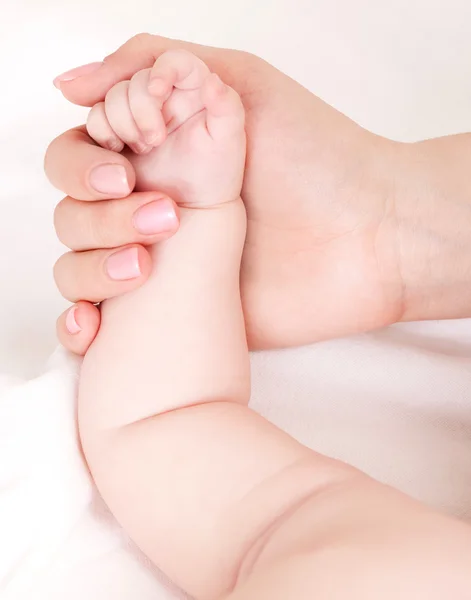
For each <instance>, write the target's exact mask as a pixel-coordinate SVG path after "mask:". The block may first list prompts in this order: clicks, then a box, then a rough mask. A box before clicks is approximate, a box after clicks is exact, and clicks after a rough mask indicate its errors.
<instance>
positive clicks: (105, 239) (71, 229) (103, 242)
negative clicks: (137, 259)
mask: <svg viewBox="0 0 471 600" xmlns="http://www.w3.org/2000/svg"><path fill="white" fill-rule="evenodd" d="M54 224H55V227H56V233H57V236H58V238H59V239H60V241H61V242H62V243H63V244H64V245H65V246H67V247H68V248H70V249H71V250H78V251H83V250H93V249H95V248H117V247H118V246H124V245H126V244H136V243H137V244H142V245H144V246H148V245H150V244H155V243H157V242H160V241H162V240H165V239H168V238H169V237H171V236H172V235H173V234H174V233H175V232H176V231H177V230H178V225H179V220H178V208H177V206H176V204H175V203H174V202H173V200H171V199H170V198H168V197H167V196H165V195H163V194H160V193H158V192H140V193H134V194H131V195H130V196H128V197H127V198H123V199H120V200H103V201H101V202H81V201H79V200H75V199H74V198H71V197H70V196H67V197H66V198H64V200H62V201H61V202H60V203H59V204H58V205H57V208H56V210H55V213H54Z"/></svg>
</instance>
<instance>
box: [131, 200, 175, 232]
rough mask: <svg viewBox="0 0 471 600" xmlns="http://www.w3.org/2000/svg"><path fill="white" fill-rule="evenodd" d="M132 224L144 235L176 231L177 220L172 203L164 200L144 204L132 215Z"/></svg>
mask: <svg viewBox="0 0 471 600" xmlns="http://www.w3.org/2000/svg"><path fill="white" fill-rule="evenodd" d="M133 224H134V227H135V228H136V229H137V231H139V233H142V234H144V235H155V234H157V233H164V232H166V231H174V230H176V229H177V227H178V218H177V214H176V212H175V207H174V205H173V202H172V201H171V200H169V199H168V198H164V199H163V200H155V201H154V202H149V204H144V206H141V207H140V208H139V209H138V210H137V211H136V212H135V213H134V217H133Z"/></svg>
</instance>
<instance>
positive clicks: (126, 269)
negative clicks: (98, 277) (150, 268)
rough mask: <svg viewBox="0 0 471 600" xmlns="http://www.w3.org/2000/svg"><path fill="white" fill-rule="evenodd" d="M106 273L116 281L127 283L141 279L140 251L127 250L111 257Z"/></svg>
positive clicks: (107, 262) (134, 249) (107, 263)
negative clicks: (130, 280)
mask: <svg viewBox="0 0 471 600" xmlns="http://www.w3.org/2000/svg"><path fill="white" fill-rule="evenodd" d="M106 271H107V273H108V275H109V276H110V278H111V279H114V280H115V281H127V280H128V279H135V278H136V277H139V275H140V274H141V267H140V266H139V252H138V249H137V248H126V249H125V250H119V251H118V252H115V253H114V254H112V255H111V256H109V257H108V260H107V261H106Z"/></svg>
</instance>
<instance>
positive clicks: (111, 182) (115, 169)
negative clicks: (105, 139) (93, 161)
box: [89, 165, 131, 197]
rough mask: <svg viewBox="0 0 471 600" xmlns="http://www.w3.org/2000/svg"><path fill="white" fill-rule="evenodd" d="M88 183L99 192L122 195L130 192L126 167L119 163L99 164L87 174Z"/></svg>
mask: <svg viewBox="0 0 471 600" xmlns="http://www.w3.org/2000/svg"><path fill="white" fill-rule="evenodd" d="M89 182H90V185H91V186H92V188H93V189H94V190H96V191H97V192H100V194H108V195H110V196H116V197H122V196H127V195H128V194H130V193H131V188H130V187H129V182H128V176H127V174H126V169H125V168H124V167H123V166H121V165H100V166H99V167H95V168H94V169H93V171H92V172H91V173H90V176H89Z"/></svg>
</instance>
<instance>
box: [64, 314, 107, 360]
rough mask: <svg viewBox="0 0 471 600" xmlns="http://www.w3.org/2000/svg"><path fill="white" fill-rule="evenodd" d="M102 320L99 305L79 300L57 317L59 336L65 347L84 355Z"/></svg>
mask: <svg viewBox="0 0 471 600" xmlns="http://www.w3.org/2000/svg"><path fill="white" fill-rule="evenodd" d="M100 322H101V314H100V310H99V309H98V307H96V306H95V305H94V304H90V303H89V302H78V303H77V304H74V305H73V306H72V307H71V308H68V309H67V310H66V311H65V312H64V313H62V315H61V316H60V317H59V318H58V319H57V337H58V338H59V341H60V343H61V344H62V345H63V346H64V348H66V349H67V350H70V352H73V353H74V354H78V355H79V356H83V355H84V354H85V353H86V352H87V350H88V349H89V347H90V345H91V343H92V342H93V340H94V339H95V337H96V335H97V333H98V330H99V328H100Z"/></svg>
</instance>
